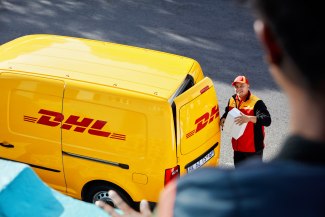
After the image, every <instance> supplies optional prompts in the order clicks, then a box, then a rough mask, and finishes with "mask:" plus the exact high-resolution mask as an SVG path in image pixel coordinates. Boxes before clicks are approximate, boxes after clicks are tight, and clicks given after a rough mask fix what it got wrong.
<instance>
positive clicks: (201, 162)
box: [187, 150, 214, 173]
mask: <svg viewBox="0 0 325 217" xmlns="http://www.w3.org/2000/svg"><path fill="white" fill-rule="evenodd" d="M213 156H214V150H212V151H210V152H209V153H207V154H206V155H205V156H203V157H202V158H201V159H199V160H198V161H196V162H195V163H193V164H192V165H191V166H189V167H187V173H191V172H193V171H194V170H196V169H198V168H200V167H201V166H203V165H204V164H205V163H206V162H208V161H209V160H210V159H211V158H212V157H213Z"/></svg>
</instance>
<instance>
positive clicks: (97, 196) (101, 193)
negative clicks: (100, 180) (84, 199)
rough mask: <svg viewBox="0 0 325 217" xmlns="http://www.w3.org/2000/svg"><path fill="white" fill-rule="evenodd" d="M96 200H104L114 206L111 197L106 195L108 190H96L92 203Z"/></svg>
mask: <svg viewBox="0 0 325 217" xmlns="http://www.w3.org/2000/svg"><path fill="white" fill-rule="evenodd" d="M97 200H101V201H104V202H105V203H107V204H109V205H111V206H113V207H115V205H114V203H113V201H112V199H111V198H110V197H109V195H108V191H99V192H97V193H96V194H95V195H94V197H93V203H95V202H96V201H97Z"/></svg>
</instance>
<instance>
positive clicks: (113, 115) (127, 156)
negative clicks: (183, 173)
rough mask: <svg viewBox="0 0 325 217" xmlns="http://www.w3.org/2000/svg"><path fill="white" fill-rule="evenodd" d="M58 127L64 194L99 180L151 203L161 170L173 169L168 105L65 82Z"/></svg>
mask: <svg viewBox="0 0 325 217" xmlns="http://www.w3.org/2000/svg"><path fill="white" fill-rule="evenodd" d="M63 115H64V117H65V120H64V121H63V122H62V141H63V153H64V156H63V159H64V167H65V171H66V180H67V188H68V193H69V194H70V195H71V196H74V197H76V198H80V197H81V190H82V188H83V186H84V185H85V184H86V183H88V182H90V181H93V180H104V181H107V182H111V183H114V184H115V185H117V186H119V187H121V188H122V189H124V190H125V191H126V192H127V193H128V194H129V195H130V196H131V197H132V199H133V200H135V201H140V200H141V199H142V198H147V199H148V200H151V201H157V200H158V196H159V191H160V190H161V189H162V188H163V184H164V171H165V169H166V168H168V166H172V165H173V166H175V164H176V162H177V160H176V147H175V138H174V135H173V134H174V132H173V130H174V128H173V127H171V126H173V120H172V111H171V108H170V105H169V104H168V102H165V101H157V99H156V98H155V100H154V101H153V98H151V97H149V98H148V96H147V98H146V96H141V97H139V94H136V93H132V92H130V91H124V90H119V89H117V88H107V87H102V86H99V85H89V84H88V85H84V84H83V83H78V82H68V83H67V86H66V91H65V96H64V106H63Z"/></svg>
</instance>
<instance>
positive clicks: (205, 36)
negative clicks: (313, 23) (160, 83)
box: [0, 0, 289, 167]
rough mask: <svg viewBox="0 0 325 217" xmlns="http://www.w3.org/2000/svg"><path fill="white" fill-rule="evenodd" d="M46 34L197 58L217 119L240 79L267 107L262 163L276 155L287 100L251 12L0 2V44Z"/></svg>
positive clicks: (192, 0)
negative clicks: (213, 95) (212, 92)
mask: <svg viewBox="0 0 325 217" xmlns="http://www.w3.org/2000/svg"><path fill="white" fill-rule="evenodd" d="M36 33H48V34H58V35H68V36H76V37H84V38H91V39H98V40H103V41H109V42H115V43H122V44H128V45H133V46H139V47H144V48H150V49H155V50H160V51H166V52H169V53H175V54H179V55H183V56H187V57H191V58H194V59H196V60H197V61H198V62H199V63H200V64H201V67H202V69H203V71H204V72H205V74H206V75H207V76H209V77H211V78H212V79H213V80H214V84H215V87H216V90H217V95H218V98H219V105H220V108H221V113H223V109H224V107H225V106H226V104H227V101H228V99H229V97H230V96H231V95H232V94H233V92H234V90H233V88H232V87H231V81H232V80H233V79H234V77H236V76H237V75H238V74H244V75H246V76H247V77H248V78H249V80H250V83H251V90H252V92H253V93H254V94H256V95H257V96H259V97H260V98H261V99H263V101H264V102H265V104H266V105H267V107H268V109H269V111H270V113H271V115H272V125H271V126H270V127H268V128H266V149H265V154H264V160H265V161H268V160H270V159H272V157H273V156H274V155H275V154H276V153H277V152H278V150H279V147H280V144H281V143H282V141H283V139H284V137H285V136H286V135H287V133H288V120H289V112H288V102H287V98H286V96H285V95H284V94H283V93H282V92H281V91H280V90H279V88H278V87H277V86H276V84H275V83H274V82H273V80H272V78H271V76H270V75H269V73H268V69H267V66H266V64H265V63H264V61H263V50H262V48H261V46H260V44H259V42H258V41H257V39H256V37H255V34H254V32H253V17H252V15H251V11H250V10H249V9H248V8H247V7H246V6H245V5H240V4H238V3H237V2H236V1H233V0H151V1H150V0H133V1H132V0H118V1H116V0H52V1H51V0H33V1H24V0H0V44H2V43H5V42H7V41H9V40H12V39H14V38H17V37H19V36H23V35H27V34H36ZM221 165H222V166H226V167H228V166H229V167H231V166H232V165H233V163H232V149H231V145H230V137H229V136H228V135H226V134H224V135H223V136H222V146H221Z"/></svg>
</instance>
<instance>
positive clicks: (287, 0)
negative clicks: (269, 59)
mask: <svg viewBox="0 0 325 217" xmlns="http://www.w3.org/2000/svg"><path fill="white" fill-rule="evenodd" d="M250 1H251V2H252V3H253V4H252V5H253V7H254V8H255V9H256V12H257V15H258V16H260V17H261V18H262V19H263V20H264V22H266V23H267V24H268V25H269V26H270V28H271V30H272V32H273V34H274V35H275V37H276V38H277V40H278V42H279V44H280V46H282V48H283V49H284V50H285V53H286V54H288V55H289V56H290V57H291V59H292V61H293V62H294V63H295V65H296V66H297V67H298V69H299V70H300V72H299V74H297V73H298V72H295V73H291V74H290V72H288V74H287V75H286V76H287V77H288V78H290V79H291V80H293V81H294V82H296V83H297V84H299V85H304V86H306V87H308V88H309V89H310V90H312V91H313V92H314V91H317V90H321V89H325V87H324V86H325V84H323V83H324V76H325V73H324V70H325V58H324V57H325V55H324V53H325V46H324V45H325V36H324V29H325V24H324V21H325V10H324V7H323V6H322V5H321V3H322V1H317V0H250ZM286 73H287V72H286Z"/></svg>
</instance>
